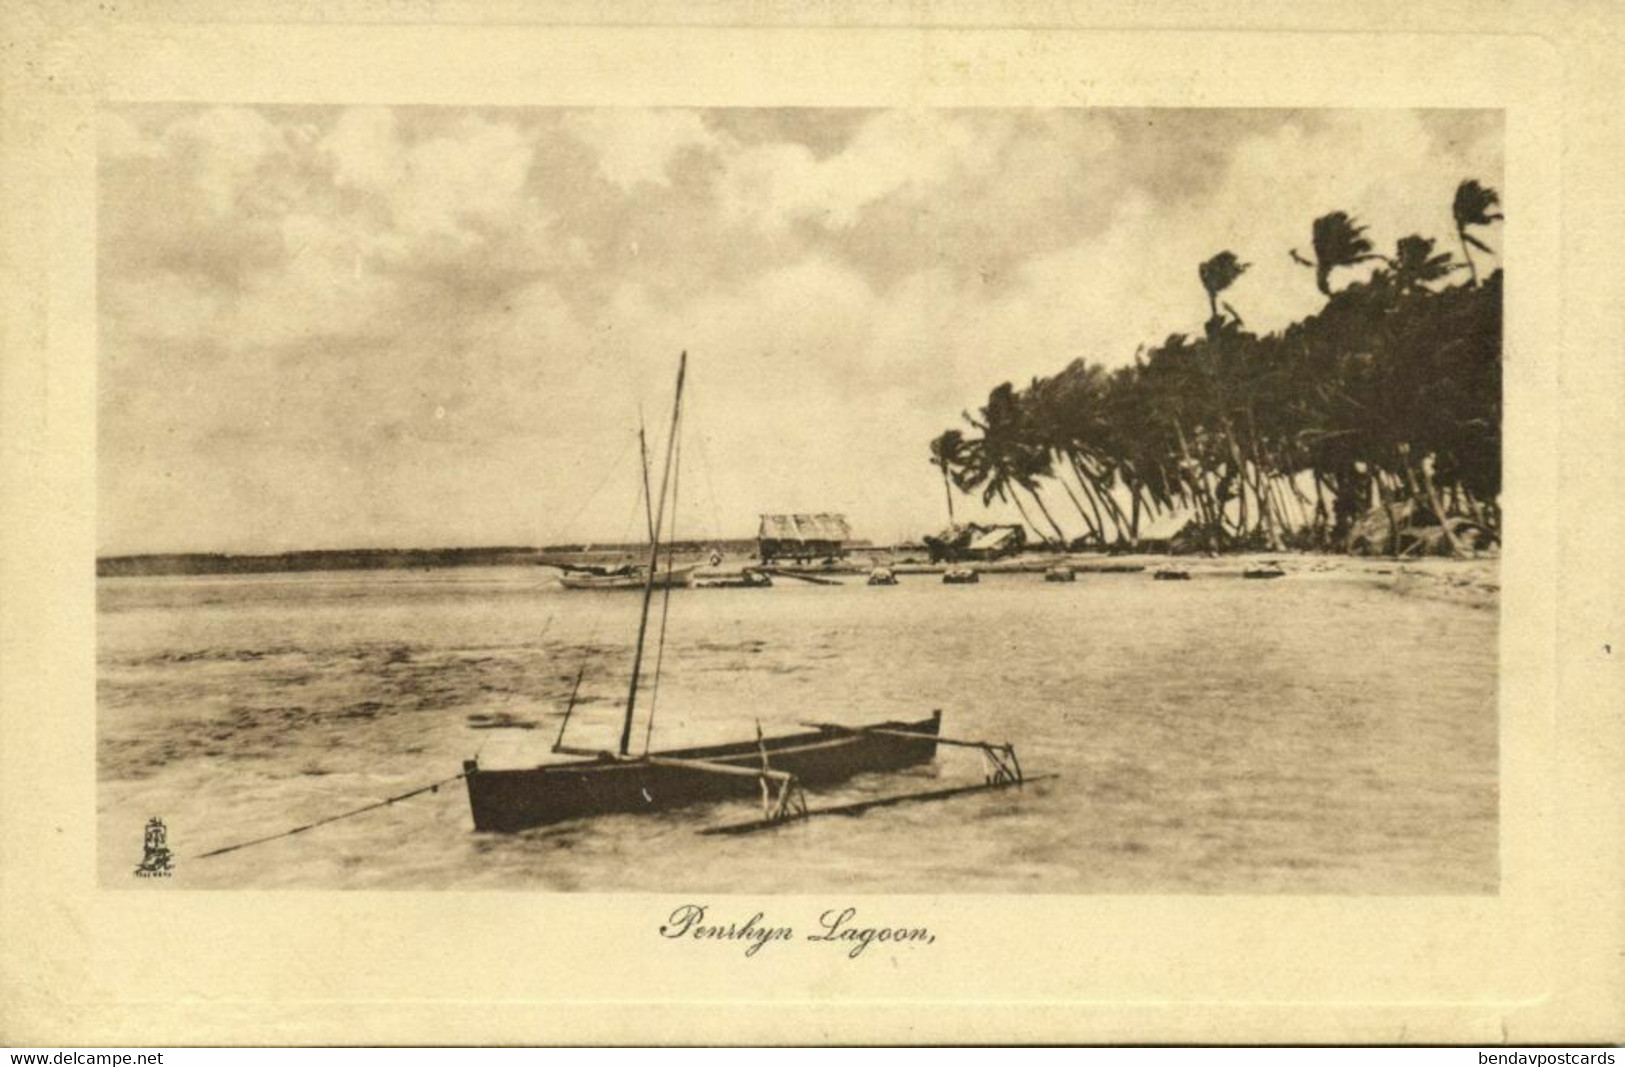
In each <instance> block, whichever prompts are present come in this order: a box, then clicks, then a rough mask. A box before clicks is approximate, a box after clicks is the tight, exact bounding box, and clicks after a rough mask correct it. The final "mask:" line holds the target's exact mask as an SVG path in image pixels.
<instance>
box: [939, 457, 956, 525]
mask: <svg viewBox="0 0 1625 1067" xmlns="http://www.w3.org/2000/svg"><path fill="white" fill-rule="evenodd" d="M942 494H943V495H944V496H946V497H947V498H948V525H949V526H952V525H953V524H954V487H953V484H952V483H951V482H949V481H948V468H947V466H946V465H944V466H943V468H942Z"/></svg>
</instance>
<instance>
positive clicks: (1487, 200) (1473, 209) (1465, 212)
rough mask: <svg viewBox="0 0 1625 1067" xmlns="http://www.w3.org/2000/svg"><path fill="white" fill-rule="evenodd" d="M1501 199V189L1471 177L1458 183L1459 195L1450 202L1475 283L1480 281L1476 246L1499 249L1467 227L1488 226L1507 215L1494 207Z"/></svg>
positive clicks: (1491, 251) (1491, 252)
mask: <svg viewBox="0 0 1625 1067" xmlns="http://www.w3.org/2000/svg"><path fill="white" fill-rule="evenodd" d="M1500 203H1501V195H1500V194H1499V193H1497V192H1496V191H1495V190H1494V189H1491V188H1490V187H1489V186H1487V185H1480V184H1478V182H1476V181H1474V180H1473V179H1471V178H1468V179H1467V180H1466V181H1464V182H1462V183H1461V184H1460V185H1458V186H1456V199H1455V202H1454V203H1452V204H1451V205H1450V212H1451V214H1452V215H1454V216H1455V217H1456V236H1457V237H1459V238H1461V251H1462V254H1463V255H1465V256H1466V257H1467V270H1468V271H1469V272H1470V273H1471V274H1472V279H1473V284H1474V285H1477V284H1478V266H1477V265H1476V264H1475V263H1474V262H1473V249H1474V248H1476V249H1478V250H1479V251H1480V252H1483V253H1485V254H1486V255H1494V254H1495V251H1494V249H1492V248H1490V246H1489V245H1487V244H1485V243H1484V242H1483V241H1480V240H1479V239H1478V238H1476V237H1474V236H1473V235H1472V234H1470V233H1468V232H1467V227H1469V226H1488V225H1489V224H1490V223H1492V222H1499V221H1500V220H1501V219H1503V218H1505V217H1506V216H1504V215H1502V214H1501V213H1500V212H1499V211H1493V210H1491V209H1492V208H1495V207H1497V206H1499V205H1500ZM1469 246H1470V247H1469Z"/></svg>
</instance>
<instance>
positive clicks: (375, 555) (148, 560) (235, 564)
mask: <svg viewBox="0 0 1625 1067" xmlns="http://www.w3.org/2000/svg"><path fill="white" fill-rule="evenodd" d="M712 547H716V548H718V549H719V550H720V551H722V552H724V553H727V554H730V555H737V554H743V553H745V552H750V551H754V550H755V548H756V542H755V541H754V540H749V541H741V540H737V539H736V540H720V541H694V542H681V541H680V542H678V543H677V545H676V550H677V551H678V552H680V553H683V552H687V553H690V554H692V553H697V552H703V551H706V550H708V549H710V548H712ZM647 551H648V547H647V546H646V545H638V544H594V545H584V544H569V545H547V546H543V547H540V548H538V547H534V546H525V545H497V546H492V547H482V548H332V549H327V548H320V549H305V550H301V551H298V552H267V553H245V554H237V553H228V552H151V553H140V554H131V555H120V556H98V557H97V558H96V577H98V578H137V577H160V576H163V575H185V574H287V573H295V572H300V571H373V570H412V569H415V568H420V567H525V566H533V565H535V564H539V563H544V562H546V560H548V559H549V558H561V559H571V560H578V559H583V558H585V559H592V558H595V557H600V556H603V557H618V556H624V555H631V554H635V553H642V552H647Z"/></svg>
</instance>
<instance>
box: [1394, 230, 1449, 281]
mask: <svg viewBox="0 0 1625 1067" xmlns="http://www.w3.org/2000/svg"><path fill="white" fill-rule="evenodd" d="M1434 244H1435V242H1434V240H1433V238H1431V237H1422V236H1420V235H1419V234H1414V233H1413V234H1411V235H1410V236H1409V237H1401V238H1400V239H1399V244H1398V245H1397V246H1395V248H1394V259H1393V265H1394V284H1395V285H1397V286H1398V287H1399V291H1400V292H1402V293H1408V292H1410V291H1411V290H1412V289H1415V288H1417V287H1418V286H1421V285H1425V284H1426V283H1428V282H1436V281H1438V280H1439V279H1441V278H1444V277H1446V276H1448V275H1449V274H1450V272H1451V271H1453V270H1460V269H1461V266H1462V265H1461V264H1460V263H1452V262H1451V259H1452V258H1453V257H1452V256H1451V254H1450V253H1449V252H1440V253H1438V254H1437V255H1435V254H1434V252H1433V246H1434Z"/></svg>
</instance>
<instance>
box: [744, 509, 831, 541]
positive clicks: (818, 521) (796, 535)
mask: <svg viewBox="0 0 1625 1067" xmlns="http://www.w3.org/2000/svg"><path fill="white" fill-rule="evenodd" d="M756 536H757V537H758V538H759V539H761V540H763V541H848V540H850V539H851V537H852V527H850V526H848V525H847V524H846V516H845V515H830V514H818V515H763V516H762V527H761V529H760V530H759V531H758V532H757V535H756Z"/></svg>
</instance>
